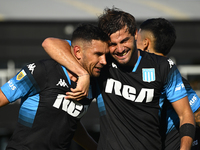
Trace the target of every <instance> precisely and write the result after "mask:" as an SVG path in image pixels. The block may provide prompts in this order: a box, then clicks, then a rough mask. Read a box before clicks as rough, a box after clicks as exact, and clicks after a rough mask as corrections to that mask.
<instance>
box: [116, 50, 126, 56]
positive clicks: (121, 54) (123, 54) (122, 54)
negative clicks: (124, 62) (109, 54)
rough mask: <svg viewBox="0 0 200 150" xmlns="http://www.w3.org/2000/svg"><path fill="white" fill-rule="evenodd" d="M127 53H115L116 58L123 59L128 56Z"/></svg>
mask: <svg viewBox="0 0 200 150" xmlns="http://www.w3.org/2000/svg"><path fill="white" fill-rule="evenodd" d="M128 52H129V51H123V52H122V53H116V54H115V55H117V57H124V56H126V55H127V54H128Z"/></svg>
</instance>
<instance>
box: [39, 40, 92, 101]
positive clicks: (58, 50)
mask: <svg viewBox="0 0 200 150" xmlns="http://www.w3.org/2000/svg"><path fill="white" fill-rule="evenodd" d="M42 47H43V48H44V50H45V51H46V52H47V54H48V55H49V56H50V57H51V58H53V59H54V60H55V61H57V62H58V63H60V64H61V65H63V66H65V67H66V68H67V69H69V70H70V71H72V72H73V73H75V74H76V75H77V76H78V77H79V78H78V82H77V86H76V88H75V89H71V91H72V92H69V93H67V97H66V98H67V99H76V100H80V99H82V98H83V97H86V96H87V94H88V91H89V84H90V76H89V74H88V72H87V71H86V70H85V69H84V68H83V67H82V66H81V65H80V64H79V63H78V62H77V61H76V59H75V58H74V57H73V55H72V54H71V47H70V45H69V43H68V42H67V41H66V40H62V39H58V38H46V39H45V40H44V41H43V43H42Z"/></svg>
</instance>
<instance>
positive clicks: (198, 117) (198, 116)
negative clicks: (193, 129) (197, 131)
mask: <svg viewBox="0 0 200 150" xmlns="http://www.w3.org/2000/svg"><path fill="white" fill-rule="evenodd" d="M194 117H195V121H196V125H198V126H199V127H200V107H199V108H198V109H197V111H195V113H194Z"/></svg>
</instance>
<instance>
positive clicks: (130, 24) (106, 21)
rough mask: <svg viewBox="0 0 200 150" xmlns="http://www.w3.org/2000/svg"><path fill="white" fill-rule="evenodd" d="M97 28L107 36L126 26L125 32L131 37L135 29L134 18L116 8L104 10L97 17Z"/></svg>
mask: <svg viewBox="0 0 200 150" xmlns="http://www.w3.org/2000/svg"><path fill="white" fill-rule="evenodd" d="M98 26H99V28H100V29H101V30H103V31H104V32H105V33H106V34H107V35H108V36H110V35H111V34H113V33H115V32H117V31H119V30H121V29H123V28H124V27H125V26H127V30H128V32H129V33H130V34H131V35H135V32H136V29H137V27H136V21H135V18H134V17H133V16H132V15H131V14H129V13H127V12H124V11H122V10H120V9H118V8H116V7H113V8H112V9H109V8H105V9H104V12H103V14H102V15H100V16H99V17H98Z"/></svg>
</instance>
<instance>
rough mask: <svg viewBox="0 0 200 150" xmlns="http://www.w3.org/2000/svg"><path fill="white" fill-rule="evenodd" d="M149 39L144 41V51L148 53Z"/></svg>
mask: <svg viewBox="0 0 200 150" xmlns="http://www.w3.org/2000/svg"><path fill="white" fill-rule="evenodd" d="M149 42H150V41H149V39H148V38H145V39H144V40H143V47H144V51H148V49H149Z"/></svg>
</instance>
